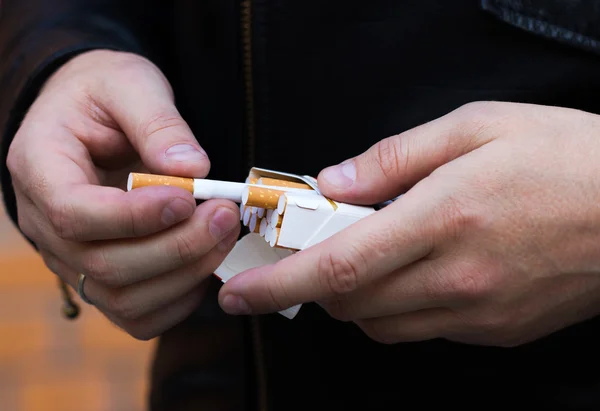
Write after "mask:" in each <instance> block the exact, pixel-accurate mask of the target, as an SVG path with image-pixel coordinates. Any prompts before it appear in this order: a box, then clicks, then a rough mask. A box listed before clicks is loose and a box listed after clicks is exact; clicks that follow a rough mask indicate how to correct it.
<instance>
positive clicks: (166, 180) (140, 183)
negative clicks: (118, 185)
mask: <svg viewBox="0 0 600 411" xmlns="http://www.w3.org/2000/svg"><path fill="white" fill-rule="evenodd" d="M148 186H173V187H179V188H183V189H184V190H187V191H189V192H190V193H192V194H193V193H194V179H193V178H183V177H170V176H159V175H154V174H140V173H130V174H129V178H128V179H127V191H131V190H133V189H134V188H140V187H148Z"/></svg>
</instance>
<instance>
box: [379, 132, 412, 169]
mask: <svg viewBox="0 0 600 411" xmlns="http://www.w3.org/2000/svg"><path fill="white" fill-rule="evenodd" d="M405 141H406V140H405V139H403V138H401V137H400V136H394V137H388V138H385V139H383V140H381V141H380V142H379V143H377V145H376V146H375V158H376V161H377V165H378V166H379V168H380V170H381V173H382V174H383V176H384V177H385V178H386V179H394V178H395V177H396V176H397V175H398V173H399V172H401V171H404V169H405V168H406V167H407V165H408V162H409V159H408V155H409V150H408V148H407V147H405V146H406V143H405Z"/></svg>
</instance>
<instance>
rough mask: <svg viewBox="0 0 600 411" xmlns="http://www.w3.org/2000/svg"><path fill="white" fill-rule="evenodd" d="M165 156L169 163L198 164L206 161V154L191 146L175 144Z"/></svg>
mask: <svg viewBox="0 0 600 411" xmlns="http://www.w3.org/2000/svg"><path fill="white" fill-rule="evenodd" d="M165 156H166V157H167V160H170V161H181V162H199V161H204V160H205V159H206V153H205V152H204V151H203V150H202V149H199V148H198V147H195V146H193V145H191V144H176V145H174V146H172V147H171V148H169V149H168V150H167V151H166V153H165Z"/></svg>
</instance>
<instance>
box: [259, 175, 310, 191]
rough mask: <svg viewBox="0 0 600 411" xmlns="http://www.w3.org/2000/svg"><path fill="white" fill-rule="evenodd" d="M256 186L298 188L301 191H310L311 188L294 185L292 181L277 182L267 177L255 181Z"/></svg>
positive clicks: (299, 184)
mask: <svg viewBox="0 0 600 411" xmlns="http://www.w3.org/2000/svg"><path fill="white" fill-rule="evenodd" d="M257 184H264V185H267V186H276V187H289V188H299V189H303V190H312V187H311V186H309V185H308V184H305V183H295V182H293V181H287V180H279V179H277V178H269V177H261V178H259V179H258V181H257Z"/></svg>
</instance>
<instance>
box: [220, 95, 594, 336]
mask: <svg viewBox="0 0 600 411" xmlns="http://www.w3.org/2000/svg"><path fill="white" fill-rule="evenodd" d="M598 130H600V116H598V115H593V114H589V113H584V112H580V111H575V110H568V109H562V108H556V107H541V106H532V105H525V104H509V103H478V104H471V105H468V106H465V107H462V108H460V109H458V110H456V111H454V112H452V113H450V114H448V115H446V116H444V117H441V118H439V119H437V120H435V121H432V122H430V123H427V124H424V125H422V126H420V127H418V128H416V129H413V130H409V131H407V132H405V133H402V134H400V135H398V136H394V137H390V138H387V139H385V140H383V141H381V142H380V143H378V144H376V145H374V146H373V147H371V148H370V149H369V150H367V151H366V152H365V153H363V154H361V155H359V156H357V157H355V158H353V159H350V160H349V161H347V162H344V163H342V164H340V165H338V166H335V167H331V168H328V169H326V170H324V171H323V172H322V173H321V174H320V176H319V179H318V180H319V188H320V189H321V191H322V192H323V193H324V194H325V195H327V196H328V197H330V198H332V199H334V200H338V201H343V202H350V203H354V204H360V203H362V204H372V203H375V202H379V201H383V200H385V199H387V198H391V197H393V196H395V195H398V194H399V193H404V195H403V196H402V197H401V198H400V199H398V200H397V201H396V202H394V203H393V204H391V205H389V206H388V207H386V208H384V209H382V210H380V211H378V212H377V213H374V214H372V215H370V216H367V217H366V218H364V219H361V220H360V221H358V222H356V223H355V224H353V225H352V226H350V227H348V228H347V229H345V230H343V231H341V232H339V233H337V234H335V235H333V236H331V237H330V238H328V239H326V240H325V241H323V242H321V243H318V244H316V245H314V246H312V247H310V248H307V249H305V250H303V251H302V252H300V253H296V254H293V255H290V256H288V257H286V258H285V259H283V260H281V261H278V262H275V263H274V264H269V265H266V266H260V267H256V268H253V269H249V270H247V271H245V272H242V273H240V274H238V275H236V276H235V277H234V278H232V279H231V280H230V281H228V282H227V283H226V284H225V285H224V287H223V288H222V289H221V292H220V296H219V300H220V303H221V306H222V307H223V309H224V310H225V311H227V312H229V313H231V314H260V313H265V312H275V311H280V310H284V309H286V308H288V307H291V306H295V305H297V304H303V303H308V302H317V303H318V304H320V305H321V306H322V307H323V308H324V309H325V310H326V311H327V312H328V313H329V314H330V315H331V316H332V317H334V318H336V319H338V320H341V321H352V322H354V323H356V324H357V325H358V326H359V327H360V328H361V329H362V330H363V331H364V332H365V333H366V334H367V335H368V336H370V337H371V338H372V339H374V340H376V341H379V342H382V343H387V344H395V343H399V342H406V341H419V340H428V339H434V338H445V339H450V340H453V341H458V342H462V343H468V344H482V345H495V346H503V347H512V346H515V345H520V344H523V343H526V342H530V341H533V340H536V339H539V338H541V337H544V336H546V335H548V334H551V333H553V332H555V331H557V330H559V329H562V328H564V327H567V326H570V325H573V324H576V323H579V322H582V321H584V320H587V319H590V318H592V317H595V316H598V315H599V314H600V275H599V271H600V252H599V251H598V247H599V246H598V245H599V244H600V211H599V208H598V205H599V204H600V190H599V189H598V187H599V185H598V182H600V166H599V164H600V162H599V161H598V155H597V153H600V138H599V137H600V135H599V134H598ZM593 153H595V154H593ZM409 154H410V155H409Z"/></svg>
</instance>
